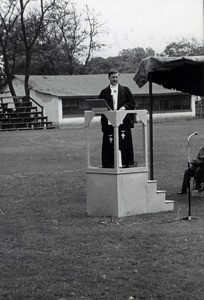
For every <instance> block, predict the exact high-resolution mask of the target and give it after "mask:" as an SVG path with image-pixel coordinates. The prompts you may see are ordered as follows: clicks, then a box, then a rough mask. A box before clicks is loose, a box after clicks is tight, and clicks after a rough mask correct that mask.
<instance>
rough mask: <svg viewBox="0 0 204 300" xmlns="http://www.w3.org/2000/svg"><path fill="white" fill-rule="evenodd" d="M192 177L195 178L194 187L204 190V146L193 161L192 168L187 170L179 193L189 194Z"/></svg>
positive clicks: (200, 190)
mask: <svg viewBox="0 0 204 300" xmlns="http://www.w3.org/2000/svg"><path fill="white" fill-rule="evenodd" d="M191 177H194V180H195V187H194V189H195V190H198V191H199V192H202V191H204V146H203V147H202V148H201V149H200V150H199V152H198V155H197V156H196V158H194V159H193V160H192V161H191V166H190V168H188V169H186V170H185V172H184V176H183V183H182V188H181V191H180V192H178V194H187V190H188V188H189V186H190V179H191Z"/></svg>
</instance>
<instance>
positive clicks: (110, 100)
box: [99, 69, 135, 168]
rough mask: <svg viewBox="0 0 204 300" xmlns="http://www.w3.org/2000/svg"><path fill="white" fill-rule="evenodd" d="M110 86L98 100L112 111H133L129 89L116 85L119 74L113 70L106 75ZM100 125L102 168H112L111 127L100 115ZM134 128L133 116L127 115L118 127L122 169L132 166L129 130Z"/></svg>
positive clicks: (132, 153) (132, 154)
mask: <svg viewBox="0 0 204 300" xmlns="http://www.w3.org/2000/svg"><path fill="white" fill-rule="evenodd" d="M108 78H109V81H110V84H109V85H108V86H107V87H106V88H105V89H103V90H102V91H101V93H100V96H99V98H100V99H105V100H106V102H107V104H108V105H109V107H110V108H111V109H113V110H131V109H135V102H134V99H133V95H132V93H131V91H130V89H129V88H128V87H126V86H122V85H120V84H119V83H118V81H119V72H118V71H117V70H115V69H113V70H110V72H109V73H108ZM101 125H102V131H103V142H102V166H103V167H104V168H112V167H114V147H113V126H112V125H111V124H110V122H109V121H108V119H107V118H106V117H105V116H104V115H102V117H101ZM133 127H134V114H127V115H126V117H125V118H124V120H123V124H121V125H120V126H119V150H120V151H121V160H122V166H123V167H129V165H133V164H134V152H133V143H132V133H131V128H133Z"/></svg>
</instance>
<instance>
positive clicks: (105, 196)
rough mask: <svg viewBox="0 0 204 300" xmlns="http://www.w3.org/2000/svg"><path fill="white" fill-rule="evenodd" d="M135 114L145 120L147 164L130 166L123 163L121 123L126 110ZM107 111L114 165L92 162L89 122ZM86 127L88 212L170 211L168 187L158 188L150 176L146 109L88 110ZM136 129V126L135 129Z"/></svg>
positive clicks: (136, 212)
mask: <svg viewBox="0 0 204 300" xmlns="http://www.w3.org/2000/svg"><path fill="white" fill-rule="evenodd" d="M129 113H131V114H135V119H136V120H137V121H138V122H140V123H141V124H142V136H143V137H142V139H143V158H144V164H143V165H142V166H140V165H133V166H131V167H129V168H123V167H122V166H121V158H120V151H119V130H118V128H119V126H120V124H122V123H123V119H124V118H125V117H126V115H127V114H129ZM102 114H104V115H105V116H106V117H107V119H108V121H109V122H110V123H111V124H112V126H113V130H114V135H113V137H114V168H102V167H101V166H91V159H90V155H91V153H90V130H89V127H90V123H91V122H92V120H93V118H94V117H95V116H97V115H102ZM85 128H86V170H85V173H86V200H87V213H88V215H93V216H112V217H124V216H130V215H137V214H145V213H155V212H161V211H170V210H173V208H174V201H167V200H165V198H166V193H165V191H158V190H157V181H156V180H149V179H148V178H149V170H148V147H147V145H148V142H147V111H146V110H121V111H120V110H118V111H113V110H112V111H101V112H97V113H96V112H94V111H85ZM132 130H134V129H132Z"/></svg>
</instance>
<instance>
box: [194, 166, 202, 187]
mask: <svg viewBox="0 0 204 300" xmlns="http://www.w3.org/2000/svg"><path fill="white" fill-rule="evenodd" d="M194 180H195V190H198V189H200V188H201V182H202V167H201V165H199V166H198V167H197V168H196V170H195V173H194Z"/></svg>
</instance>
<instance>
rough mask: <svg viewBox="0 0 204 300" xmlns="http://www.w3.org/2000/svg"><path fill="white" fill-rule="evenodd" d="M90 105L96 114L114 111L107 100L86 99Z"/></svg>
mask: <svg viewBox="0 0 204 300" xmlns="http://www.w3.org/2000/svg"><path fill="white" fill-rule="evenodd" d="M86 101H87V102H88V104H89V107H90V109H91V110H93V111H94V112H98V113H100V112H102V111H108V110H112V109H111V108H110V106H109V105H108V103H107V102H106V100H105V99H86Z"/></svg>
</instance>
